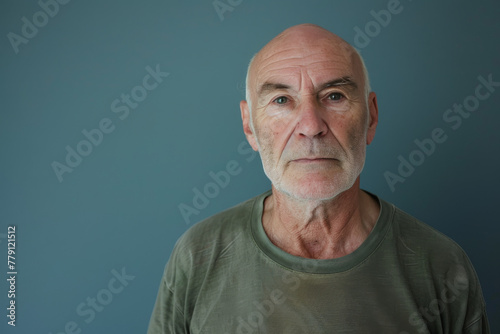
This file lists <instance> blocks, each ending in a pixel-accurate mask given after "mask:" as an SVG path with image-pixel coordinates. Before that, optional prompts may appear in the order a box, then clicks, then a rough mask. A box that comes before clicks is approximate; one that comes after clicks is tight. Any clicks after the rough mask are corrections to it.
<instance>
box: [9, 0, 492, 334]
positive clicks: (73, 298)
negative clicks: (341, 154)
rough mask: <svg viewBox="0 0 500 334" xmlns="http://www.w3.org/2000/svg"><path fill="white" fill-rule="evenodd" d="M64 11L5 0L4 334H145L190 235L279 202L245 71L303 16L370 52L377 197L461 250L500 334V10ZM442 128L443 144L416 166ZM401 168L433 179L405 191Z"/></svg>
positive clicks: (175, 1)
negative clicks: (226, 214) (260, 150)
mask: <svg viewBox="0 0 500 334" xmlns="http://www.w3.org/2000/svg"><path fill="white" fill-rule="evenodd" d="M60 1H61V3H56V2H54V1H53V0H46V1H44V0H42V1H41V2H37V1H34V0H32V1H14V0H4V1H2V4H1V5H0V6H1V10H0V17H1V21H0V34H3V37H2V39H1V42H0V60H1V62H0V64H1V65H0V66H1V77H0V78H1V79H0V80H1V81H0V85H1V86H0V87H1V112H0V157H1V164H0V258H2V259H4V260H2V263H1V265H0V268H2V269H1V271H2V274H1V275H0V276H1V277H7V271H8V268H7V226H9V225H15V226H16V240H17V243H16V254H15V263H16V270H17V272H18V274H17V277H16V299H15V300H16V316H17V317H16V327H15V328H13V327H12V326H9V325H8V324H7V321H8V318H7V317H6V315H7V312H8V311H7V310H6V307H7V305H8V303H9V299H8V297H7V292H8V290H9V286H8V285H7V281H6V279H2V280H0V306H2V307H1V309H2V310H3V311H0V319H2V320H1V323H0V332H2V333H35V332H36V333H44V334H48V333H52V334H56V333H61V332H62V333H65V332H72V331H75V332H77V331H78V330H80V333H94V334H99V333H107V334H108V333H144V332H145V331H146V329H147V325H148V322H149V317H150V314H151V311H152V308H153V304H154V302H155V299H156V293H157V290H158V286H159V283H160V278H161V275H162V272H163V268H164V266H165V263H166V262H167V260H168V258H169V255H170V252H171V250H172V247H173V245H174V243H175V241H176V240H177V238H178V237H179V236H180V235H181V234H182V233H183V232H184V231H186V229H188V228H189V227H190V226H192V225H193V224H194V223H195V222H197V221H199V220H201V219H203V218H206V217H208V216H210V215H212V214H214V213H216V212H218V211H221V210H223V209H225V208H228V207H231V206H233V205H236V204H237V203H239V202H241V201H243V200H246V199H248V198H250V197H253V196H255V195H258V194H260V193H262V192H264V191H266V190H268V189H269V187H270V184H269V181H268V180H267V179H266V177H265V175H264V173H263V172H262V166H261V162H260V159H259V158H258V157H255V156H252V155H251V154H250V153H249V152H250V151H249V150H248V146H246V145H245V144H244V140H245V138H244V135H243V132H242V128H241V119H240V110H239V101H240V100H241V99H243V98H244V77H245V73H246V66H247V63H248V61H249V59H250V57H251V56H252V55H253V54H254V53H255V52H257V51H258V50H259V49H260V48H261V47H262V46H263V45H265V44H266V43H267V42H268V41H269V40H270V39H271V38H272V37H274V36H275V35H277V34H278V33H279V32H281V31H282V30H284V29H286V28H287V27H290V26H292V25H295V24H299V23H306V22H308V23H315V24H318V25H321V26H323V27H325V28H326V29H329V30H331V31H333V32H335V33H337V34H338V35H340V36H341V37H343V38H344V39H345V40H347V41H348V42H350V43H351V44H353V45H355V46H356V47H358V49H359V50H360V52H361V54H362V55H363V57H364V59H365V61H366V65H367V67H368V70H369V72H370V77H371V84H372V88H373V90H374V91H375V92H376V93H377V94H378V104H379V111H380V121H379V125H378V129H377V134H376V136H375V140H374V142H373V144H372V145H370V146H369V147H368V153H367V162H366V164H365V168H364V171H363V174H362V177H361V180H362V187H363V188H364V189H366V190H369V191H371V192H373V193H375V194H377V195H379V196H380V197H381V198H383V199H385V200H387V201H389V202H392V203H394V204H396V205H397V206H399V207H400V208H401V209H403V210H405V211H407V212H409V213H410V214H412V215H414V216H416V217H417V218H419V219H420V220H422V221H424V222H426V223H427V224H429V225H431V226H433V227H434V228H436V229H438V230H439V231H441V232H443V233H445V234H446V235H448V236H450V237H451V238H452V239H454V240H455V241H456V242H458V243H459V244H460V245H461V247H462V248H463V249H464V250H465V251H466V252H467V254H468V255H469V257H470V259H471V261H472V263H473V264H474V266H475V269H476V271H477V274H478V276H479V278H480V282H481V285H482V288H483V292H484V297H485V300H486V303H487V310H488V313H489V318H490V324H491V327H492V332H493V333H498V332H499V331H500V322H499V319H500V317H499V316H500V298H499V297H500V288H499V286H498V282H499V281H500V268H499V265H498V257H499V255H500V246H499V242H498V237H499V234H500V226H499V218H498V214H497V212H498V199H499V196H498V194H497V189H498V187H499V186H500V179H499V176H498V171H499V169H500V158H499V143H500V141H499V139H500V136H499V131H498V124H499V123H500V114H499V105H500V87H494V86H491V87H490V90H489V91H486V90H484V88H482V89H481V90H480V93H481V94H483V95H482V96H483V98H482V99H478V98H476V97H475V94H476V87H477V86H478V85H479V84H480V83H481V81H480V79H479V78H480V77H482V78H484V79H485V80H487V79H488V77H489V76H491V80H493V81H495V82H499V81H500V68H499V65H500V64H499V55H500V46H499V42H498V36H499V34H500V20H499V19H498V18H499V17H500V5H499V3H498V2H494V1H465V0H460V1H450V0H448V1H431V0H413V1H411V0H401V1H400V2H399V4H397V3H396V1H395V0H391V1H388V0H376V1H374V0H371V1H368V0H362V1H347V0H337V1H326V0H313V1H299V0H287V1H283V0H281V1H264V0H220V1H216V2H213V1H211V0H189V1H179V0H170V1H159V0H145V1H117V0H115V1H96V0H88V1H67V0H65V1H63V0H60ZM65 2H67V3H65ZM56 4H57V6H56ZM43 8H45V9H43ZM388 8H389V9H391V10H392V13H391V11H389V10H388ZM40 12H41V13H40ZM395 12H397V13H395ZM384 13H391V16H390V18H389V17H388V15H385V16H384ZM359 31H362V33H360V32H359ZM363 35H364V36H363ZM155 71H156V72H157V73H158V72H161V73H160V74H156V79H155V78H154V77H153V76H151V74H150V72H155ZM166 73H168V75H167V74H166ZM147 75H150V77H148V76H147ZM145 78H146V80H145ZM144 80H145V81H144ZM146 86H147V87H146ZM146 88H148V89H146ZM486 92H488V93H489V95H488V96H487V97H484V95H486ZM127 96H129V97H128V99H129V100H128V102H127ZM127 103H128V104H127ZM464 103H465V104H466V105H467V107H468V108H469V109H470V110H471V111H470V112H467V113H463V115H465V116H459V115H460V114H459V113H457V112H454V111H448V109H450V108H451V109H452V110H453V106H454V104H456V105H460V104H464ZM464 110H465V109H464ZM452 116H453V117H454V118H452V119H450V117H452ZM459 122H460V123H459ZM94 129H98V131H99V132H97V130H94ZM103 129H104V130H103ZM435 129H442V131H443V133H444V134H445V135H446V138H447V139H446V141H445V142H443V143H437V144H435V147H434V149H432V150H430V149H429V150H428V151H427V153H425V152H424V153H414V152H415V151H416V150H417V151H418V150H419V148H418V146H417V144H416V142H415V141H417V142H418V141H423V140H425V139H426V138H429V137H430V136H431V133H432V132H433V131H434V130H435ZM103 131H107V133H104V132H103ZM99 133H102V137H101V136H100V135H99ZM87 136H90V137H91V138H92V140H93V142H94V143H92V141H91V140H90V139H87ZM73 150H74V152H73V153H68V152H72V151H73ZM75 152H76V153H75ZM79 152H80V153H81V154H79ZM75 154H78V155H79V157H80V159H78V158H77V157H75V156H74V155H75ZM68 155H69V157H68ZM66 159H69V160H68V161H69V162H67V161H66ZM402 159H404V160H407V161H409V159H412V161H413V162H414V163H415V164H416V165H417V166H415V167H413V168H412V169H408V168H407V169H406V171H405V170H402V171H403V173H402V174H404V175H406V176H405V177H403V176H401V175H400V177H402V178H403V180H404V182H397V183H396V184H394V185H393V186H394V187H393V189H391V187H390V185H389V183H388V182H387V179H386V175H387V173H388V172H390V173H393V174H394V175H398V173H399V172H398V166H399V165H400V163H401V161H402ZM228 163H230V166H233V167H234V166H237V168H236V170H237V172H234V173H233V174H234V175H231V177H230V179H229V180H228V181H227V182H225V183H220V184H219V185H217V184H216V183H215V182H214V180H213V174H214V173H215V174H217V173H218V172H219V171H223V170H226V169H227V168H228ZM235 164H236V165H235ZM70 165H72V166H73V167H71V166H70ZM54 166H56V167H54ZM63 166H64V167H63ZM58 174H59V177H58ZM400 181H401V179H400ZM214 185H216V187H214ZM204 191H208V194H209V195H210V197H209V198H206V200H205V201H203V200H201V199H200V195H199V194H198V192H201V193H203V192H204ZM197 194H198V195H197ZM197 196H198V197H197ZM193 201H194V202H195V203H193ZM196 206H197V207H196ZM188 207H189V208H190V209H189V210H190V211H189V214H188V215H187V216H186V214H185V216H184V217H183V215H182V213H181V209H180V208H184V209H186V208H188ZM123 274H125V275H127V278H126V279H124V278H123V277H122V281H120V280H118V279H116V277H117V275H118V276H120V275H123ZM110 283H111V285H110ZM92 305H94V306H92Z"/></svg>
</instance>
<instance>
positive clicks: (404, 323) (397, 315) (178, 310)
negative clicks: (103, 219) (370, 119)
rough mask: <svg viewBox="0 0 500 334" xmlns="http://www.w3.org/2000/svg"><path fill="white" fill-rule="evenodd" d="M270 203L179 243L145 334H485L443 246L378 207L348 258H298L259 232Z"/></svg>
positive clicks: (461, 258)
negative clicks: (373, 221)
mask: <svg viewBox="0 0 500 334" xmlns="http://www.w3.org/2000/svg"><path fill="white" fill-rule="evenodd" d="M268 195H270V192H267V193H264V194H262V195H260V196H257V197H255V198H253V199H251V200H248V201H246V202H244V203H242V204H240V205H238V206H236V207H233V208H231V209H229V210H227V211H224V212H222V213H219V214H217V215H215V216H213V217H211V218H208V219H206V220H205V221H202V222H200V223H198V224H196V225H194V226H193V227H192V228H191V229H189V230H188V231H187V232H186V233H185V234H184V235H183V236H182V237H181V238H180V239H179V241H178V242H177V244H176V246H175V248H174V251H173V253H172V255H171V258H170V260H169V262H168V264H167V266H166V268H165V273H164V276H163V278H162V281H161V285H160V289H159V292H158V298H157V301H156V305H155V307H154V311H153V314H152V317H151V322H150V325H149V331H148V334H160V333H214V334H225V333H228V334H240V333H242V334H243V333H244V334H248V333H270V334H271V333H273V334H274V333H286V334H290V333H384V334H387V333H396V334H407V333H433V334H434V333H436V334H437V333H489V329H488V321H487V317H486V312H485V307H484V301H483V296H482V292H481V288H480V285H479V281H478V279H477V276H476V273H475V272H474V269H473V267H472V265H471V263H470V261H469V259H468V258H467V256H466V254H465V253H464V251H463V250H462V249H461V248H460V247H459V246H458V245H457V244H456V243H455V242H453V241H452V240H451V239H449V238H448V237H446V236H444V235H443V234H441V233H439V232H437V231H436V230H434V229H432V228H431V227H429V226H428V225H425V224H424V223H422V222H420V221H418V220H416V219H415V218H413V217H411V216H410V215H408V214H406V213H404V212H403V211H401V210H399V209H397V208H396V207H395V206H394V205H392V204H390V203H387V202H385V201H383V200H380V199H378V200H379V202H380V206H381V211H380V216H379V218H378V220H377V223H376V225H375V227H374V228H373V230H372V232H371V233H370V235H369V236H368V238H367V239H366V240H365V241H364V242H363V244H362V245H361V246H360V247H359V248H358V249H356V250H355V251H354V252H353V253H351V254H349V255H346V256H344V257H341V258H338V259H330V260H314V259H305V258H301V257H296V256H293V255H290V254H288V253H286V252H284V251H282V250H281V249H279V248H278V247H276V246H275V245H274V244H272V243H271V241H270V240H269V239H268V237H267V235H266V234H265V232H264V229H263V227H262V222H261V217H262V208H263V201H264V199H265V197H267V196H268Z"/></svg>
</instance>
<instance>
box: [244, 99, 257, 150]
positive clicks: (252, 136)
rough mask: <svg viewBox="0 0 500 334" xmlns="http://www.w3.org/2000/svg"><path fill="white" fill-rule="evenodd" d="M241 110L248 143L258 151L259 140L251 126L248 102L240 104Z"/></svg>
mask: <svg viewBox="0 0 500 334" xmlns="http://www.w3.org/2000/svg"><path fill="white" fill-rule="evenodd" d="M240 110H241V120H242V121H243V132H244V133H245V137H247V140H248V143H249V144H250V146H252V148H253V150H254V151H258V150H259V148H258V146H257V140H256V139H255V134H254V133H253V131H252V127H251V126H250V122H251V119H250V117H251V116H250V109H249V108H248V103H247V101H245V100H243V101H241V102H240Z"/></svg>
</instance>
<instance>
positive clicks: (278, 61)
mask: <svg viewBox="0 0 500 334" xmlns="http://www.w3.org/2000/svg"><path fill="white" fill-rule="evenodd" d="M240 109H241V117H242V121H243V131H244V133H245V135H246V138H247V140H248V142H249V143H250V145H251V146H252V148H253V149H254V150H255V151H258V152H259V154H260V156H261V159H262V165H263V168H264V171H265V173H266V175H267V177H268V178H269V179H270V180H271V183H272V189H271V190H270V191H268V192H266V193H264V194H261V195H259V196H257V197H255V198H252V199H250V200H248V201H246V202H244V203H241V204H239V205H237V206H235V207H233V208H231V209H229V210H226V211H224V212H222V213H219V214H217V215H215V216H213V217H210V218H208V219H206V220H204V221H202V222H200V223H198V224H196V225H195V226H193V227H192V228H191V229H189V230H188V231H187V232H186V233H185V234H184V235H183V236H182V237H181V238H180V239H179V241H178V242H177V244H176V246H175V248H174V251H173V253H172V255H171V257H170V260H169V262H168V264H167V266H166V268H165V273H164V276H163V278H162V282H161V286H160V290H159V292H158V297H157V301H156V305H155V308H154V311H153V315H152V318H151V322H150V326H149V331H148V333H149V334H160V333H215V334H224V333H231V334H234V333H236V334H239V333H287V334H288V333H384V334H385V333H396V334H408V333H489V329H488V328H489V327H488V321H487V316H486V312H485V306H484V300H483V296H482V292H481V288H480V285H479V281H478V279H477V276H476V274H475V272H474V269H473V267H472V265H471V263H470V261H469V259H468V258H467V255H466V254H465V253H464V251H463V250H462V249H461V248H460V247H459V246H458V245H457V244H456V243H454V242H453V241H451V240H450V239H449V238H447V237H446V236H444V235H442V234H441V233H439V232H437V231H435V230H434V229H432V228H431V227H429V226H428V225H425V224H424V223H422V222H420V221H418V220H417V219H415V218H413V217H411V216H409V215H408V214H406V213H404V212H403V211H401V210H399V209H398V208H396V207H395V206H394V205H392V204H390V203H388V202H385V201H384V200H382V199H380V198H378V197H377V196H375V195H373V194H370V193H368V192H366V191H363V190H361V189H360V181H359V177H360V173H361V171H362V169H363V165H364V161H365V153H366V146H367V145H369V144H370V143H371V142H372V140H373V138H374V136H375V130H376V127H377V122H378V106H377V98H376V95H375V93H373V92H371V90H370V86H369V81H368V74H367V71H366V68H365V66H364V63H363V60H362V59H361V57H360V56H359V54H358V53H357V51H356V50H355V49H354V48H353V47H352V46H350V45H349V44H348V43H347V42H345V41H344V40H342V39H341V38H340V37H338V36H336V35H334V34H332V33H331V32H329V31H327V30H325V29H323V28H321V27H318V26H315V25H310V24H304V25H299V26H294V27H291V28H289V29H287V30H285V31H284V32H282V33H281V34H279V35H278V36H276V37H275V38H274V39H273V40H271V41H270V42H269V43H268V44H267V45H266V46H264V48H262V49H261V50H260V51H259V52H258V53H257V54H256V55H255V56H254V58H253V59H252V61H251V62H250V65H249V68H248V73H247V96H246V101H241V103H240Z"/></svg>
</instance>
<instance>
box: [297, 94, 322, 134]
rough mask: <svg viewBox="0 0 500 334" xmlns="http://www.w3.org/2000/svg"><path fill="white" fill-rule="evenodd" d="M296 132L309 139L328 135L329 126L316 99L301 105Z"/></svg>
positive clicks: (308, 100)
mask: <svg viewBox="0 0 500 334" xmlns="http://www.w3.org/2000/svg"><path fill="white" fill-rule="evenodd" d="M296 130H297V131H298V134H299V136H303V137H308V138H314V137H321V136H324V135H325V134H326V133H327V131H328V126H327V124H326V122H325V120H324V119H323V117H322V111H321V108H320V106H319V105H318V103H317V101H316V100H315V99H314V98H312V97H311V98H308V99H307V100H306V101H303V102H302V103H301V104H300V105H299V110H298V120H297V128H296Z"/></svg>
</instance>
